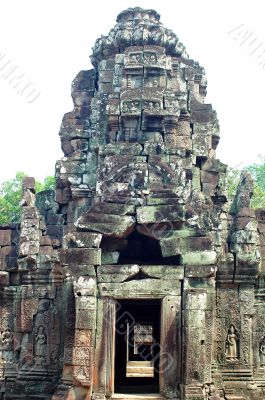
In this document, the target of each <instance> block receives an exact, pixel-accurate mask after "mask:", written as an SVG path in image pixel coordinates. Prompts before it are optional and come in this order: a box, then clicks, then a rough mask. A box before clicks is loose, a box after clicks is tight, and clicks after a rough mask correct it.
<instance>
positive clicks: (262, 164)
mask: <svg viewBox="0 0 265 400" xmlns="http://www.w3.org/2000/svg"><path fill="white" fill-rule="evenodd" d="M245 169H246V170H247V171H249V172H250V173H251V175H252V177H253V180H254V194H253V197H252V199H251V207H252V208H262V207H265V157H264V156H260V157H259V160H258V162H257V163H254V164H251V165H249V166H247V167H245ZM240 174H241V170H240V169H234V168H229V169H228V180H227V183H228V197H229V198H230V199H232V198H233V196H234V195H235V194H236V189H237V185H238V183H239V179H240Z"/></svg>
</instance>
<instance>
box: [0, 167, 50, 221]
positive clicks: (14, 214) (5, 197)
mask: <svg viewBox="0 0 265 400" xmlns="http://www.w3.org/2000/svg"><path fill="white" fill-rule="evenodd" d="M25 176H27V175H26V174H25V173H24V172H17V173H16V176H15V178H12V179H9V180H8V181H5V182H4V183H2V184H1V185H0V224H10V223H17V222H19V221H20V216H21V207H20V201H21V197H22V181H23V178H24V177H25ZM54 186H55V180H54V177H52V176H47V177H46V178H45V179H44V182H38V181H36V192H41V191H42V190H48V189H54Z"/></svg>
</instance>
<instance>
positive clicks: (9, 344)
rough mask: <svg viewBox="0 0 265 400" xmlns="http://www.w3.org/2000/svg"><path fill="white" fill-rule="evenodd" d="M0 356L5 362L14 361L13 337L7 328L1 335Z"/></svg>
mask: <svg viewBox="0 0 265 400" xmlns="http://www.w3.org/2000/svg"><path fill="white" fill-rule="evenodd" d="M2 354H3V359H4V360H5V362H7V363H12V362H13V361H14V335H13V333H12V332H11V330H10V329H9V328H7V329H6V330H5V331H4V332H3V333H2Z"/></svg>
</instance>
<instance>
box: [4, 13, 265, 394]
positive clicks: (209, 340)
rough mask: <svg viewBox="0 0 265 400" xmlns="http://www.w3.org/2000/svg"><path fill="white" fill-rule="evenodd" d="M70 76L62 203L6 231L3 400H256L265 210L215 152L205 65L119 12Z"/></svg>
mask: <svg viewBox="0 0 265 400" xmlns="http://www.w3.org/2000/svg"><path fill="white" fill-rule="evenodd" d="M91 61H92V64H93V67H94V68H93V69H91V70H88V71H81V72H80V73H79V74H78V75H77V77H76V78H75V79H74V81H73V85H72V97H73V102H74V109H73V111H71V112H69V113H67V114H65V116H64V117H63V121H62V125H61V129H60V137H61V144H62V150H63V152H64V157H63V158H62V160H61V161H58V162H57V164H56V194H55V193H53V192H52V191H46V192H42V193H40V194H37V195H35V189H34V179H33V178H26V179H25V180H24V183H23V199H22V220H21V224H19V225H10V226H1V228H0V246H1V248H0V262H1V263H0V266H1V268H0V304H1V308H0V331H1V352H0V384H1V390H0V399H2V400H11V399H12V400H17V399H22V400H90V399H94V400H96V399H97V400H103V399H124V400H125V399H132V400H133V399H142V400H144V399H153V400H155V399H156V400H158V399H160V400H166V399H171V400H173V399H174V400H220V399H226V400H263V399H264V398H265V302H264V296H265V286H264V271H265V260H264V258H263V256H265V251H264V249H265V237H264V235H265V210H257V211H256V213H255V212H254V211H253V210H252V209H251V208H250V199H251V195H252V192H253V183H252V180H251V177H250V176H249V174H248V173H242V176H241V180H240V183H239V186H238V189H237V193H236V196H235V198H234V201H233V203H232V204H231V203H230V202H229V201H228V198H227V193H226V178H227V174H226V165H224V164H223V163H221V162H220V161H219V160H217V159H216V158H215V150H216V147H217V145H218V141H219V125H218V120H217V117H216V113H215V111H214V110H213V109H212V106H211V105H209V104H205V103H204V98H205V95H206V85H207V82H206V78H205V74H204V69H203V68H202V67H201V66H200V65H199V64H198V63H197V62H195V61H193V60H192V59H190V58H189V57H188V55H187V53H186V51H185V48H184V46H183V45H182V44H181V43H180V42H179V40H178V38H177V36H176V35H175V34H174V33H173V32H172V31H170V30H168V29H166V28H165V27H164V26H163V25H162V23H161V22H160V16H159V14H158V13H157V12H156V11H154V10H143V9H141V8H134V9H132V8H130V9H128V10H126V11H123V12H121V13H120V14H119V15H118V17H117V23H116V25H115V26H114V28H113V29H112V30H111V31H110V33H109V35H108V36H101V38H100V39H98V40H97V41H96V43H95V46H94V48H93V53H92V56H91Z"/></svg>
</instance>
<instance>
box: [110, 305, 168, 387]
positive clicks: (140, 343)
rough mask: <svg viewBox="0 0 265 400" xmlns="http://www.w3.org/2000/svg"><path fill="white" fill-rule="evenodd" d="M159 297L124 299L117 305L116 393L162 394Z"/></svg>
mask: <svg viewBox="0 0 265 400" xmlns="http://www.w3.org/2000/svg"><path fill="white" fill-rule="evenodd" d="M160 312H161V304H160V301H159V300H144V301H143V300H122V301H120V302H119V303H118V305H117V313H116V335H115V343H116V346H115V392H116V393H158V392H159V356H160Z"/></svg>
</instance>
